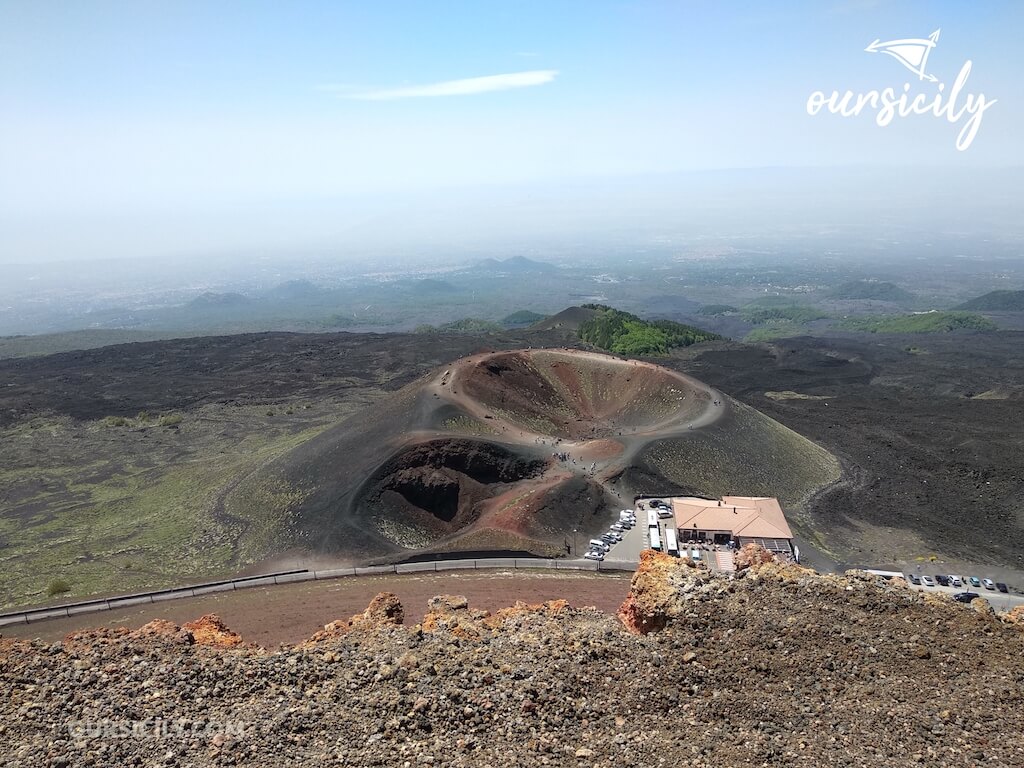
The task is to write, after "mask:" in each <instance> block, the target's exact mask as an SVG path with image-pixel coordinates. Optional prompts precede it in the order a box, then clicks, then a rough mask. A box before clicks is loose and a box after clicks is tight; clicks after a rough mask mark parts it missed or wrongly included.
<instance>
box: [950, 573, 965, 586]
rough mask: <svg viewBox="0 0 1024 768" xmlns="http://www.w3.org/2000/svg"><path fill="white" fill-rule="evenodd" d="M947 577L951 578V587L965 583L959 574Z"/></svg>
mask: <svg viewBox="0 0 1024 768" xmlns="http://www.w3.org/2000/svg"><path fill="white" fill-rule="evenodd" d="M947 578H948V579H949V585H950V586H951V587H962V586H963V585H964V583H963V582H962V581H960V577H959V576H953V575H950V576H948V577H947Z"/></svg>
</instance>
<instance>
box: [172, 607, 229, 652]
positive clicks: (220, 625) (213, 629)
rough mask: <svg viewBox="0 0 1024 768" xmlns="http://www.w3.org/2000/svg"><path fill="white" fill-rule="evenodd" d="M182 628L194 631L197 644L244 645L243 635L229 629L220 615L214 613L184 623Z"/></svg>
mask: <svg viewBox="0 0 1024 768" xmlns="http://www.w3.org/2000/svg"><path fill="white" fill-rule="evenodd" d="M181 628H182V629H184V630H187V631H188V632H191V633H192V637H193V639H194V640H195V643H196V645H210V646H213V647H215V648H235V647H237V646H239V645H242V636H241V635H239V634H237V633H236V632H232V631H231V630H230V629H228V627H227V625H226V624H225V623H224V622H223V621H221V618H220V616H217V615H216V614H214V613H208V614H207V615H205V616H201V617H200V618H198V619H196V620H195V621H190V622H188V623H187V624H182V626H181Z"/></svg>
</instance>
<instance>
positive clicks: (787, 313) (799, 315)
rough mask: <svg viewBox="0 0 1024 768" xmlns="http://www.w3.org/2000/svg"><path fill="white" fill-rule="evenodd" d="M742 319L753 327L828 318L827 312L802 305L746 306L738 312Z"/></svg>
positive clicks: (808, 321)
mask: <svg viewBox="0 0 1024 768" xmlns="http://www.w3.org/2000/svg"><path fill="white" fill-rule="evenodd" d="M740 315H741V316H742V318H743V319H744V320H745V321H747V322H748V323H753V324H754V325H764V324H766V323H797V324H799V323H810V322H812V321H814V320H821V319H823V318H826V317H828V316H829V315H828V313H827V312H822V311H821V310H820V309H815V308H814V307H808V306H806V305H803V304H787V305H784V306H773V307H762V306H751V305H747V306H746V307H744V308H743V310H742V311H741V312H740Z"/></svg>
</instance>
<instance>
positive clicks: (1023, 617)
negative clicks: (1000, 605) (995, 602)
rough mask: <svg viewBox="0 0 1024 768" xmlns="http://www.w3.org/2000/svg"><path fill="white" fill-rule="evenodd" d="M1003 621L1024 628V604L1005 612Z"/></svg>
mask: <svg viewBox="0 0 1024 768" xmlns="http://www.w3.org/2000/svg"><path fill="white" fill-rule="evenodd" d="M1003 621H1005V622H1006V623H1007V624H1012V625H1013V626H1015V627H1018V628H1020V629H1022V630H1024V605H1018V606H1015V607H1014V608H1013V610H1011V611H1009V612H1007V613H1005V614H1003Z"/></svg>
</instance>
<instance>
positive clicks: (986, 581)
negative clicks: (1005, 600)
mask: <svg viewBox="0 0 1024 768" xmlns="http://www.w3.org/2000/svg"><path fill="white" fill-rule="evenodd" d="M981 583H982V584H983V585H984V587H985V589H995V588H996V583H995V582H994V581H992V579H982V580H981Z"/></svg>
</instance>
